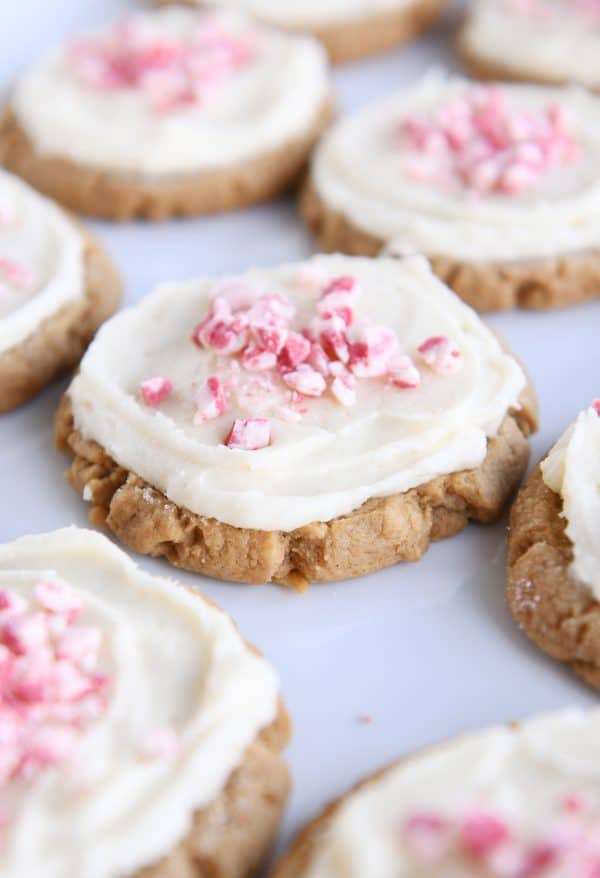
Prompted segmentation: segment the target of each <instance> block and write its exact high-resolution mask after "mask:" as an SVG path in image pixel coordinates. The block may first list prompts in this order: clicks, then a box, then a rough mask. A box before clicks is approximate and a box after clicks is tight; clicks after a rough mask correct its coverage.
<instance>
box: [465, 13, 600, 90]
mask: <svg viewBox="0 0 600 878" xmlns="http://www.w3.org/2000/svg"><path fill="white" fill-rule="evenodd" d="M458 50H459V53H460V55H461V57H462V60H463V62H464V63H465V65H466V66H467V68H468V70H469V71H470V72H471V73H472V74H473V75H474V76H476V77H478V78H481V79H508V80H529V81H532V82H543V83H550V84H557V83H558V84H561V83H579V84H580V85H583V86H586V87H587V88H590V89H593V90H598V89H600V65H598V52H599V50H600V6H599V5H598V3H596V2H595V0H591V2H590V0H526V2H523V0H475V2H474V3H472V4H471V6H470V7H469V12H468V14H467V16H466V19H465V22H464V24H463V26H462V28H461V31H460V34H459V38H458Z"/></svg>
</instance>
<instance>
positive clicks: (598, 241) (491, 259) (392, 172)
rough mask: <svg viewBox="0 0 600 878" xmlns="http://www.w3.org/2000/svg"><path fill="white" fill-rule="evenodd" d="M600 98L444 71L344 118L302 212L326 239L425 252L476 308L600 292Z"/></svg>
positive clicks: (319, 159) (344, 245) (316, 163)
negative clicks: (477, 80)
mask: <svg viewBox="0 0 600 878" xmlns="http://www.w3.org/2000/svg"><path fill="white" fill-rule="evenodd" d="M599 156H600V99H598V98H597V97H595V96H592V95H590V94H588V93H586V92H584V91H583V90H578V89H574V88H573V89H568V88H562V89H560V88H557V89H548V88H545V87H543V86H519V85H505V86H477V85H475V84H473V83H471V82H469V81H467V80H463V79H459V78H446V77H444V76H442V75H441V74H433V75H429V76H427V77H425V78H424V79H422V80H421V81H420V82H419V83H417V84H416V85H414V86H412V87H411V88H409V89H407V90H405V91H402V92H400V93H398V94H396V95H395V96H393V97H391V98H387V99H385V100H384V101H380V102H378V103H376V104H374V105H371V106H370V107H367V109H364V110H362V111H360V112H359V113H357V114H355V115H353V116H350V117H348V118H346V119H343V120H342V121H341V122H339V123H338V124H337V125H335V126H334V127H333V128H332V129H331V130H330V132H328V133H327V134H326V135H325V137H324V138H323V140H322V141H321V143H320V144H319V146H318V148H317V150H316V152H315V155H314V159H313V163H312V170H311V175H310V181H309V183H308V185H307V187H306V189H305V191H304V194H303V199H302V212H303V214H304V217H305V219H306V221H307V223H308V225H309V226H310V227H311V229H312V230H313V232H314V233H315V235H316V237H317V239H318V242H319V245H320V246H321V248H323V249H325V250H343V251H344V252H347V253H357V254H365V255H375V254H377V253H378V252H379V251H380V250H381V248H382V247H383V246H384V245H387V247H388V251H389V252H400V253H406V252H410V251H414V250H417V251H419V252H422V253H424V254H425V255H427V256H428V257H429V259H430V260H431V262H432V264H433V268H434V270H435V271H436V272H437V274H438V275H439V276H440V277H441V278H442V279H443V280H445V281H446V282H447V283H448V284H449V285H450V286H451V287H452V288H453V289H454V290H455V292H457V293H458V294H459V295H460V296H461V297H462V298H463V299H464V300H465V301H466V302H468V303H469V304H470V305H472V306H473V307H475V308H477V309H478V310H490V309H500V308H510V307H514V306H516V305H522V306H525V307H529V308H550V307H556V306H559V305H567V304H571V303H574V302H579V301H582V300H584V299H589V298H592V297H595V296H597V295H599V294H600V233H599V231H598V229H599V223H600V172H599V171H598V158H599Z"/></svg>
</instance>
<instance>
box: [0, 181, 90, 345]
mask: <svg viewBox="0 0 600 878" xmlns="http://www.w3.org/2000/svg"><path fill="white" fill-rule="evenodd" d="M83 251H84V246H83V239H82V236H81V235H80V234H79V233H78V232H77V230H76V229H75V227H74V226H73V224H72V223H71V222H70V221H69V220H68V219H67V217H66V216H65V214H64V213H63V212H62V211H61V210H60V209H59V208H58V207H56V205H54V204H53V203H52V202H51V201H48V199H46V198H43V197H42V196H41V195H38V194H37V192H35V191H34V190H33V189H30V188H29V186H27V185H26V184H25V183H23V182H21V180H19V179H18V178H16V177H13V176H12V174H8V173H7V172H6V171H1V170H0V260H2V259H9V260H11V261H14V262H16V263H18V264H20V265H21V266H23V268H25V269H26V270H27V271H29V272H30V273H31V280H30V281H29V282H27V283H26V284H23V285H20V284H14V283H11V281H10V280H9V279H7V278H5V277H4V276H3V273H2V272H1V271H0V354H1V353H2V352H4V351H7V350H9V349H11V348H14V347H16V346H17V345H19V344H20V343H21V342H23V341H24V340H25V339H26V338H27V337H28V336H30V335H31V334H32V333H33V332H35V330H36V329H37V328H38V327H39V326H40V324H41V323H42V322H43V321H44V320H46V319H47V318H48V317H51V316H52V315H53V314H55V313H56V312H57V311H59V310H60V309H61V308H62V307H63V306H64V305H66V304H68V303H69V302H72V301H73V300H76V299H79V298H81V296H83V295H84V293H85V278H84V259H83Z"/></svg>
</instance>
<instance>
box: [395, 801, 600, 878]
mask: <svg viewBox="0 0 600 878" xmlns="http://www.w3.org/2000/svg"><path fill="white" fill-rule="evenodd" d="M556 812H557V813H556V817H555V818H553V819H552V820H551V821H550V824H549V825H547V826H545V827H544V828H543V830H542V831H541V832H540V833H537V834H533V835H530V836H529V837H527V838H525V837H523V835H522V833H520V832H519V828H518V827H515V826H513V825H512V824H511V823H510V821H509V820H507V819H506V817H505V816H504V815H502V814H501V813H499V812H498V811H496V810H495V809H493V808H490V807H482V806H476V807H474V808H471V809H470V810H468V811H466V812H464V813H462V814H459V815H457V816H448V815H446V814H442V813H439V812H437V811H418V812H416V813H414V814H411V815H409V816H408V817H407V818H406V819H405V820H404V821H403V823H402V826H401V839H402V841H403V843H404V845H405V847H406V849H407V851H408V852H409V853H410V855H411V856H412V857H413V858H414V859H415V860H416V862H417V863H418V864H421V865H423V866H431V867H433V868H435V869H436V874H438V873H440V869H441V870H442V872H443V871H444V868H448V869H450V870H452V869H453V867H454V868H455V867H456V866H457V865H458V864H461V865H462V866H463V868H465V869H466V871H465V874H470V875H473V878H547V876H548V878H549V876H550V875H553V876H554V875H556V876H558V875H561V876H565V878H570V876H572V878H598V876H599V875H600V834H599V823H598V810H597V808H593V807H592V804H591V802H590V800H589V799H588V797H587V796H585V795H583V794H582V793H580V792H579V791H573V792H571V793H568V794H567V795H566V796H564V797H563V798H562V799H561V800H560V801H559V802H558V803H557V808H556ZM453 874H454V873H453ZM461 874H462V871H461Z"/></svg>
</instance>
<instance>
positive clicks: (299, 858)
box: [271, 709, 600, 878]
mask: <svg viewBox="0 0 600 878" xmlns="http://www.w3.org/2000/svg"><path fill="white" fill-rule="evenodd" d="M599 732H600V712H599V711H598V710H591V711H589V712H585V711H582V710H575V709H571V710H562V711H559V712H556V713H550V714H546V715H542V716H538V717H534V718H532V719H529V720H527V721H525V722H523V723H521V724H519V725H513V726H510V727H507V726H498V727H492V728H488V729H485V730H483V731H476V732H470V733H469V734H465V735H462V736H460V737H458V738H455V739H453V740H449V741H446V742H444V743H440V744H436V745H434V746H432V747H431V748H429V749H428V750H426V751H423V752H420V753H416V754H410V755H407V756H405V757H404V758H402V759H401V760H400V761H399V762H397V763H395V764H393V765H391V766H389V767H387V768H385V769H384V770H383V771H380V772H379V773H378V774H375V775H373V776H372V777H369V778H367V779H366V780H363V781H362V782H361V783H359V784H358V786H356V787H355V788H354V789H353V790H351V791H350V792H349V793H348V794H347V795H345V796H343V797H341V798H340V799H338V800H337V801H335V802H333V803H332V804H331V805H329V806H328V807H327V808H326V809H325V810H324V811H323V812H322V813H321V814H320V815H319V816H318V817H316V818H315V819H314V820H313V821H312V822H311V823H309V824H308V825H307V826H306V827H305V828H304V829H303V830H302V831H301V832H300V833H299V834H298V836H297V838H296V840H295V841H294V842H293V844H292V845H291V847H290V849H289V850H288V852H287V853H286V854H284V856H283V857H282V859H281V860H280V861H279V863H278V864H277V865H276V866H275V868H274V870H273V871H272V872H271V878H389V876H392V875H393V876H394V878H416V876H419V878H440V876H442V875H443V876H448V878H449V876H452V878H594V876H595V875H597V874H598V871H599V870H600V835H599V828H598V827H599V818H600V781H599V778H598V762H597V741H598V733H599Z"/></svg>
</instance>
